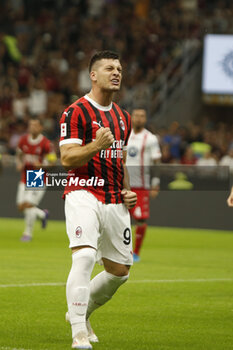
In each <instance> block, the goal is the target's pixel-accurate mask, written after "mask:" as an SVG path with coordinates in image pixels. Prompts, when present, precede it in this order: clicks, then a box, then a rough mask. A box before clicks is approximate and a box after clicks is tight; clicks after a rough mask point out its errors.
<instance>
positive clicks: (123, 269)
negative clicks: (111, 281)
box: [105, 265, 129, 280]
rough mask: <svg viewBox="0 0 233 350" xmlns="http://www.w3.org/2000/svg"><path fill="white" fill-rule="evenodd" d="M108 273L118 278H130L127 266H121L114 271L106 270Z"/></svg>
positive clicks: (113, 269) (115, 267)
mask: <svg viewBox="0 0 233 350" xmlns="http://www.w3.org/2000/svg"><path fill="white" fill-rule="evenodd" d="M105 270H106V272H108V273H110V274H112V275H113V276H116V277H126V280H127V279H128V276H129V266H127V265H119V266H114V268H112V269H105Z"/></svg>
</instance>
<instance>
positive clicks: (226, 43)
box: [202, 34, 233, 95]
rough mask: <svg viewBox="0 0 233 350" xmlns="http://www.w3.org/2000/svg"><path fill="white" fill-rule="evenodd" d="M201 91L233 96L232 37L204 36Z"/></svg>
mask: <svg viewBox="0 0 233 350" xmlns="http://www.w3.org/2000/svg"><path fill="white" fill-rule="evenodd" d="M202 91H203V92H204V93H205V94H222V95H233V35H214V34H209V35H206V36H205V38H204V56H203V73H202Z"/></svg>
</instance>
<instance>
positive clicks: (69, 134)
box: [59, 107, 85, 146]
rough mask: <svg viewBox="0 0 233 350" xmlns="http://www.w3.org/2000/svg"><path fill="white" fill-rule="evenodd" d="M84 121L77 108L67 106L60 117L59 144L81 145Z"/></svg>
mask: <svg viewBox="0 0 233 350" xmlns="http://www.w3.org/2000/svg"><path fill="white" fill-rule="evenodd" d="M84 127H85V126H84V122H83V119H82V116H81V113H80V111H79V108H78V107H77V108H75V107H69V108H67V109H66V110H65V111H64V112H63V114H62V116H61V119H60V142H59V145H60V146H62V145H65V144H68V143H77V144H79V145H82V143H83V135H84Z"/></svg>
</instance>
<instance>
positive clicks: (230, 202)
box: [227, 187, 233, 207]
mask: <svg viewBox="0 0 233 350" xmlns="http://www.w3.org/2000/svg"><path fill="white" fill-rule="evenodd" d="M227 204H228V206H229V207H233V187H232V189H231V193H230V195H229V197H228V198H227Z"/></svg>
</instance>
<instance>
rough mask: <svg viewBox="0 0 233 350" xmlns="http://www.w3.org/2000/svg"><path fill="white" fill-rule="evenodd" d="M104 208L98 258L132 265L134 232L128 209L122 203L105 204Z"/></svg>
mask: <svg viewBox="0 0 233 350" xmlns="http://www.w3.org/2000/svg"><path fill="white" fill-rule="evenodd" d="M104 210H105V215H104V227H103V230H102V233H101V237H100V240H99V252H98V254H97V257H98V259H100V258H106V259H109V260H111V261H113V262H116V263H118V264H123V265H132V264H133V256H132V233H131V223H130V215H129V211H128V209H127V208H126V207H125V205H124V204H122V203H121V204H108V205H105V209H104Z"/></svg>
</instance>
